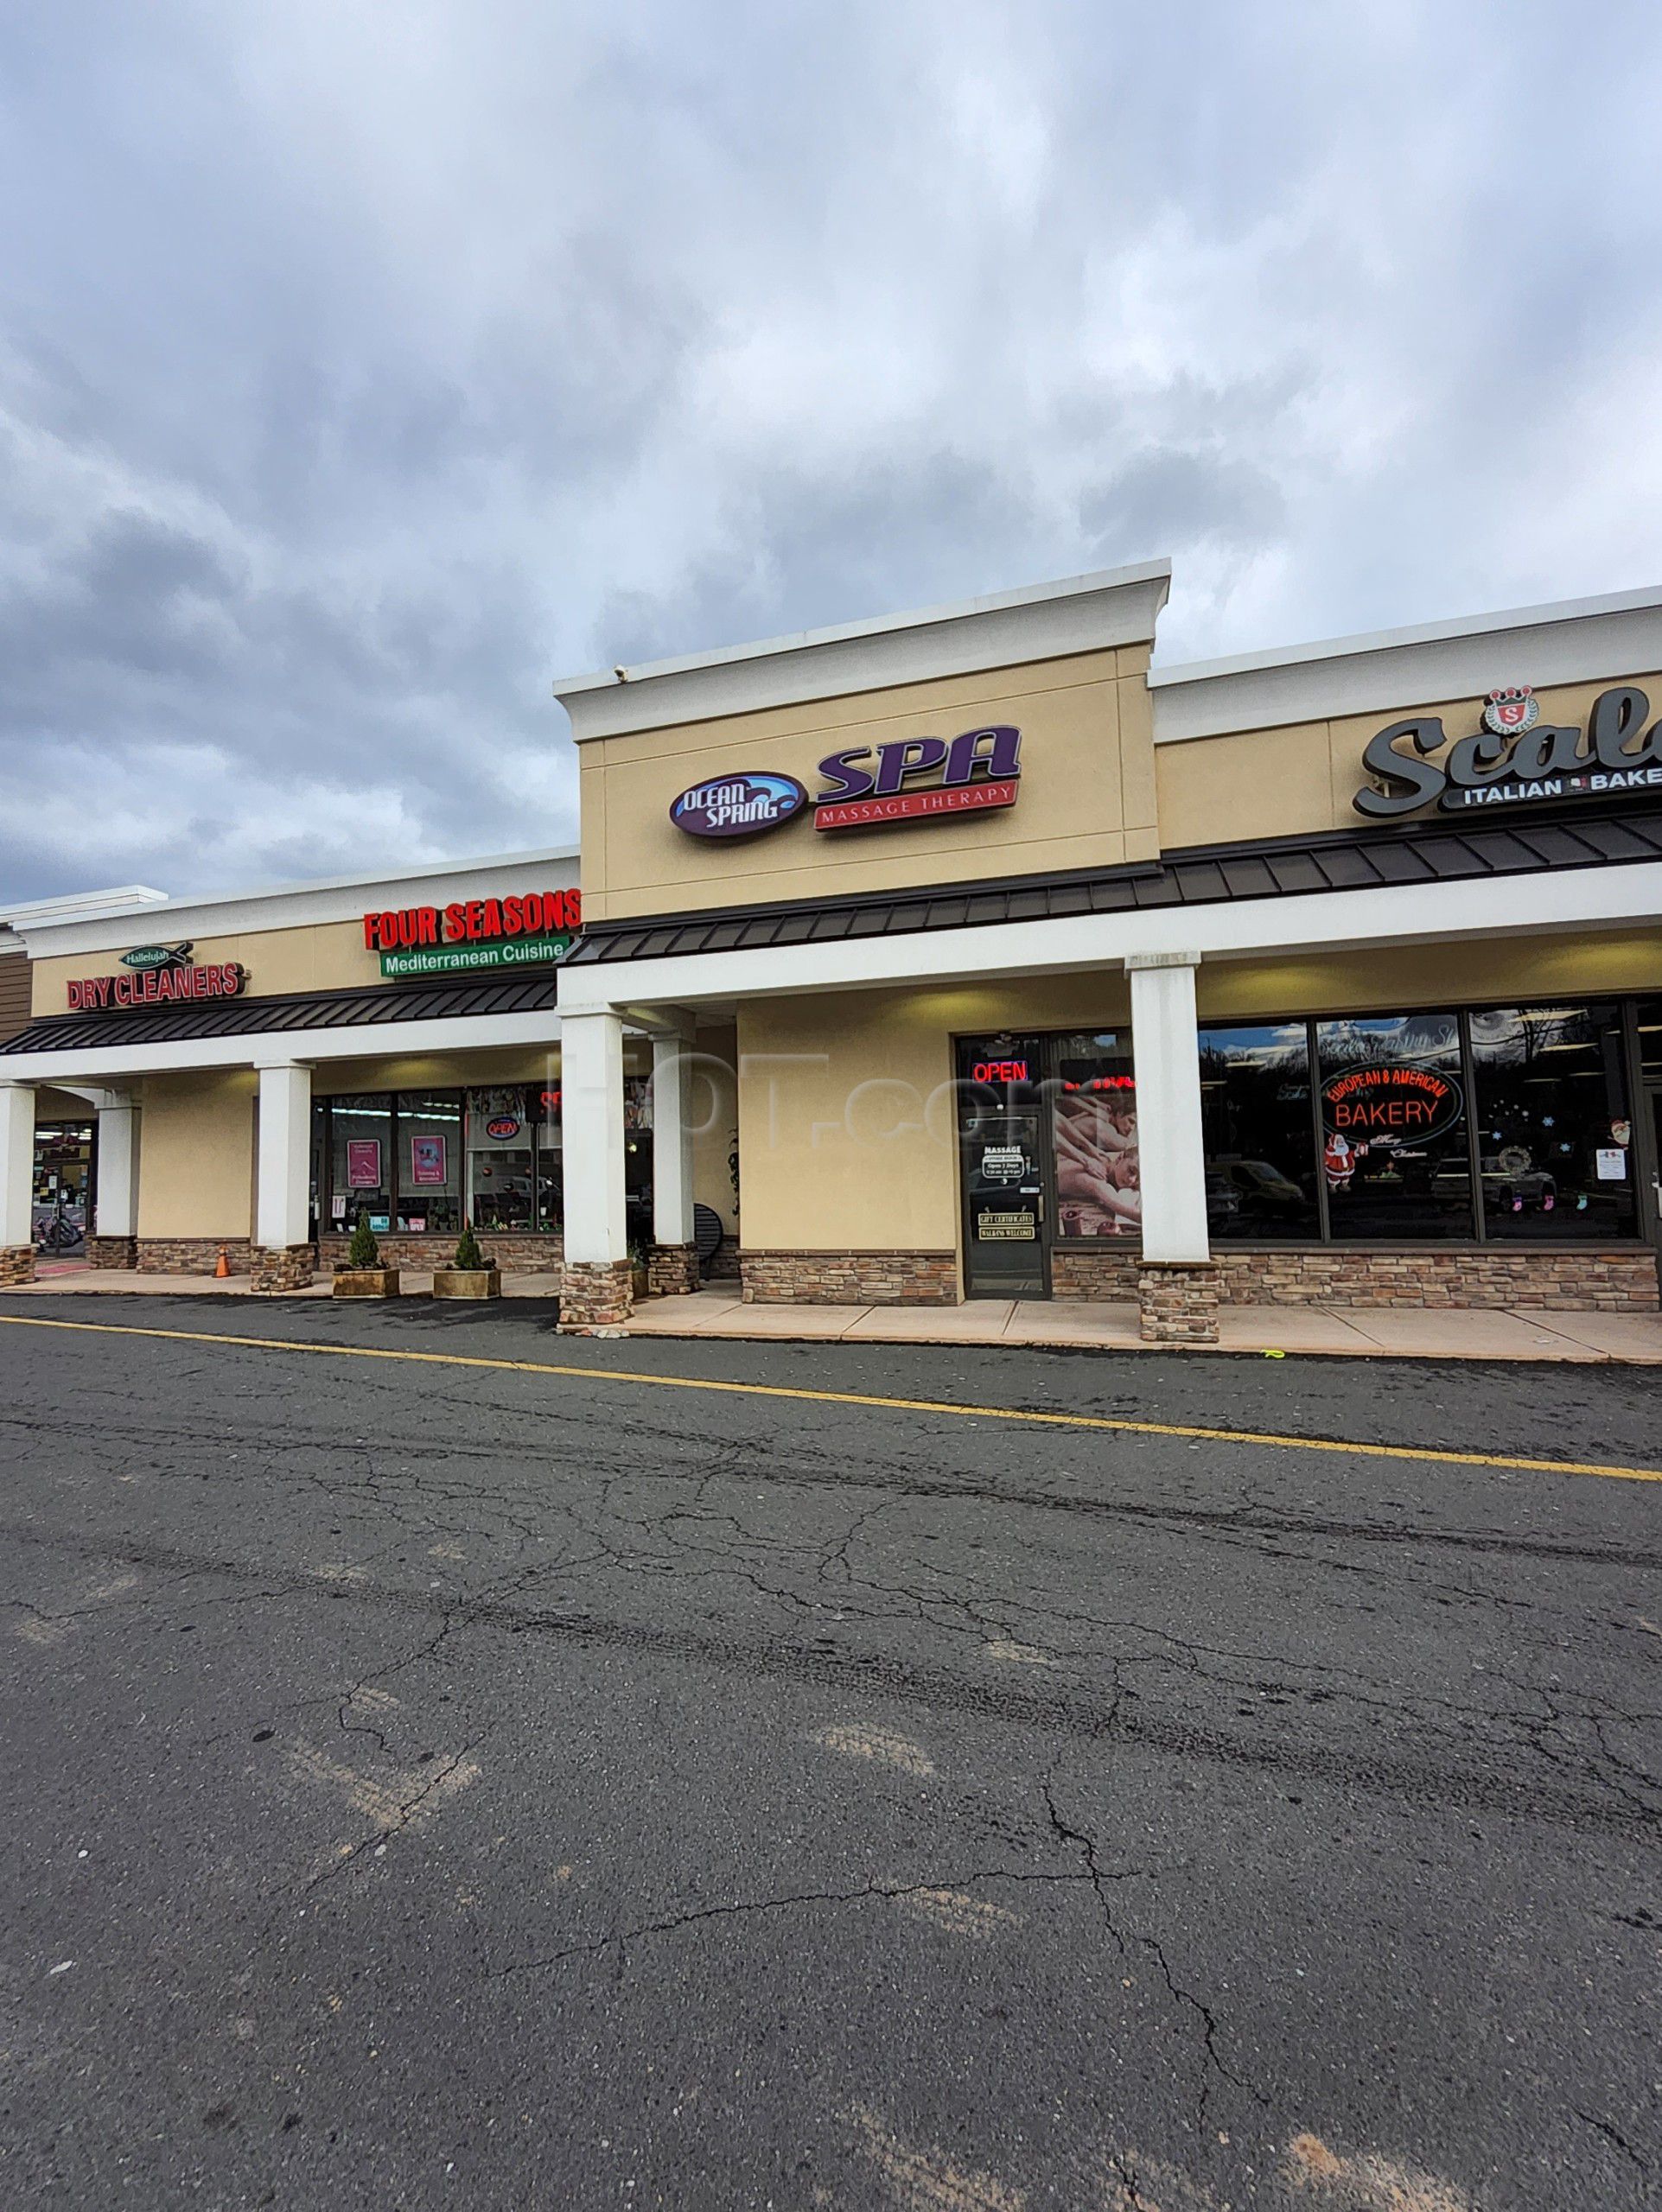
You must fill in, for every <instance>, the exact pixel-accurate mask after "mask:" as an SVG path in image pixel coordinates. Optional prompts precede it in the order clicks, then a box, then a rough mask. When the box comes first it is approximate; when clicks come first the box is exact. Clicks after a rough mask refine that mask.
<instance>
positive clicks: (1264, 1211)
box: [1200, 1021, 1321, 1240]
mask: <svg viewBox="0 0 1662 2212" xmlns="http://www.w3.org/2000/svg"><path fill="white" fill-rule="evenodd" d="M1200 1115H1201V1122H1202V1127H1203V1129H1204V1134H1205V1144H1206V1179H1207V1227H1208V1228H1209V1230H1210V1231H1211V1233H1212V1235H1213V1237H1215V1238H1220V1239H1227V1238H1229V1237H1232V1236H1244V1237H1252V1238H1254V1239H1258V1240H1262V1239H1264V1238H1270V1237H1277V1236H1296V1237H1311V1236H1316V1235H1318V1234H1319V1232H1320V1228H1321V1217H1320V1214H1319V1211H1318V1210H1317V1202H1316V1194H1315V1173H1316V1170H1315V1131H1314V1128H1313V1127H1312V1124H1311V1121H1310V1053H1309V1031H1308V1028H1307V1027H1306V1025H1305V1024H1304V1023H1303V1022H1302V1021H1283V1022H1274V1023H1269V1024H1266V1025H1264V1026H1262V1027H1253V1028H1243V1029H1221V1028H1219V1029H1202V1030H1201V1032H1200Z"/></svg>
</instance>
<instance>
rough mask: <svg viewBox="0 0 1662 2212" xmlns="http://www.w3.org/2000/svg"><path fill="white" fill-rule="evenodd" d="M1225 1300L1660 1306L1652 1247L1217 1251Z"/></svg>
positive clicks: (1640, 1309)
mask: <svg viewBox="0 0 1662 2212" xmlns="http://www.w3.org/2000/svg"><path fill="white" fill-rule="evenodd" d="M1213 1260H1214V1261H1215V1262H1216V1263H1217V1267H1218V1270H1219V1277H1220V1281H1219V1296H1220V1298H1221V1299H1222V1301H1223V1303H1224V1304H1225V1305H1226V1306H1422V1307H1423V1306H1448V1307H1449V1308H1451V1309H1453V1308H1458V1307H1461V1306H1465V1307H1470V1308H1473V1309H1475V1310H1478V1311H1491V1312H1493V1311H1496V1310H1499V1309H1501V1308H1505V1307H1508V1306H1535V1307H1538V1308H1539V1309H1540V1310H1541V1311H1542V1312H1544V1313H1655V1311H1656V1310H1657V1303H1658V1300H1657V1274H1656V1259H1655V1255H1653V1254H1652V1252H1650V1251H1648V1250H1646V1249H1628V1250H1627V1251H1620V1250H1617V1251H1611V1250H1605V1251H1600V1250H1598V1249H1596V1248H1595V1247H1587V1248H1584V1249H1581V1250H1574V1249H1563V1250H1560V1251H1556V1252H1509V1251H1506V1250H1505V1249H1497V1248H1496V1247H1495V1246H1493V1245H1488V1246H1487V1247H1482V1246H1479V1247H1474V1246H1471V1245H1466V1246H1463V1247H1461V1249H1459V1250H1457V1251H1436V1250H1430V1249H1424V1248H1422V1249H1418V1250H1398V1251H1377V1252H1364V1251H1357V1250H1354V1249H1340V1248H1339V1247H1337V1246H1333V1245H1329V1246H1328V1247H1327V1248H1326V1249H1323V1250H1320V1251H1315V1250H1302V1251H1272V1250H1264V1251H1253V1252H1232V1251H1230V1250H1228V1249H1219V1250H1216V1251H1214V1252H1213Z"/></svg>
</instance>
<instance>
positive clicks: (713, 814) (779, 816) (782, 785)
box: [670, 775, 808, 837]
mask: <svg viewBox="0 0 1662 2212" xmlns="http://www.w3.org/2000/svg"><path fill="white" fill-rule="evenodd" d="M807 803H808V793H807V791H806V787H805V786H804V785H801V784H799V783H798V781H797V779H796V778H795V777H794V776H776V775H756V776H748V775H743V776H716V777H714V778H712V779H710V782H708V783H704V784H695V785H693V786H692V789H691V791H683V792H682V794H681V796H680V798H678V799H677V800H675V801H674V803H673V804H672V806H671V808H670V820H671V821H672V823H674V824H675V826H676V828H677V829H685V832H686V834H687V836H689V837H755V836H760V834H761V831H762V830H764V829H778V828H779V826H780V823H784V822H789V821H791V820H792V819H793V817H795V816H796V815H798V814H799V813H800V812H801V811H802V809H803V808H804V807H805V806H806V804H807Z"/></svg>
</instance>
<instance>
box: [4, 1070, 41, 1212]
mask: <svg viewBox="0 0 1662 2212" xmlns="http://www.w3.org/2000/svg"><path fill="white" fill-rule="evenodd" d="M34 1197H35V1086H34V1084H32V1083H0V1249H6V1248H8V1247H10V1249H14V1250H15V1249H18V1248H20V1247H21V1248H23V1249H28V1250H29V1251H33V1250H34V1249H35V1220H34Z"/></svg>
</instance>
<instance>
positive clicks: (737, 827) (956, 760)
mask: <svg viewBox="0 0 1662 2212" xmlns="http://www.w3.org/2000/svg"><path fill="white" fill-rule="evenodd" d="M819 776H820V779H821V788H820V789H819V791H817V792H816V793H815V794H814V796H813V798H812V807H813V826H814V828H815V829H825V830H834V829H882V828H886V827H887V826H888V825H889V824H890V823H897V822H931V821H939V820H942V819H944V818H946V817H958V816H961V815H965V814H980V813H985V812H988V811H990V810H994V809H997V808H1000V807H1006V806H1014V805H1015V804H1016V797H1017V795H1018V793H1019V791H1020V789H1021V776H1022V733H1021V731H1020V730H1019V729H1017V728H1016V726H1015V725H1014V723H1011V722H995V723H991V724H990V725H988V726H987V727H986V728H982V729H968V730H965V731H963V732H962V733H961V734H959V735H958V736H957V737H953V738H945V737H907V738H895V739H894V740H892V741H889V742H888V743H887V744H883V745H856V746H850V747H848V748H847V749H846V750H845V751H844V752H841V753H830V754H828V755H827V756H826V758H825V760H822V761H821V762H820V764H819ZM809 804H810V800H809V795H808V792H807V790H806V786H805V785H801V784H799V782H798V781H797V779H796V778H795V777H794V776H781V775H774V774H766V775H737V774H735V775H731V776H716V777H711V778H709V779H706V780H705V781H704V783H702V784H695V785H693V786H692V788H691V790H690V791H683V792H682V793H681V795H680V797H679V798H677V799H675V800H674V801H673V802H672V804H671V806H670V820H671V821H672V823H674V824H675V826H676V828H677V829H681V830H685V833H686V835H687V836H689V837H710V838H733V837H755V836H760V835H761V832H762V831H763V830H767V829H780V828H782V827H783V825H784V824H785V823H787V822H791V821H794V820H795V818H796V817H797V816H798V815H799V814H800V813H802V812H804V811H805V810H806V808H807V806H808V805H809Z"/></svg>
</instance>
